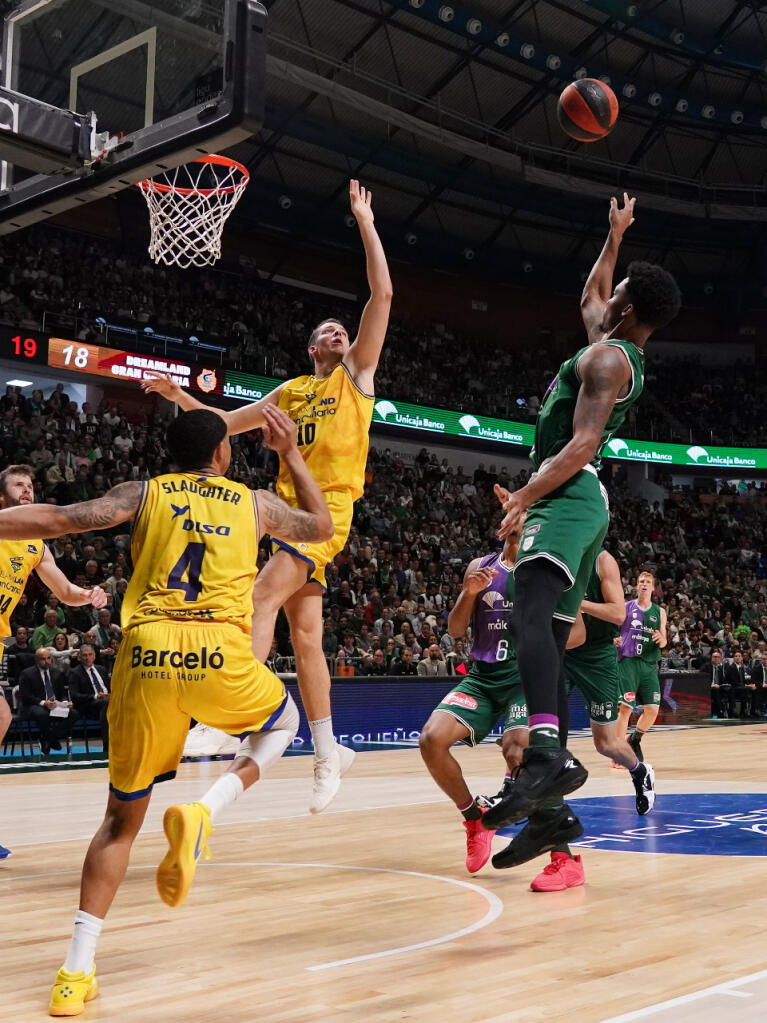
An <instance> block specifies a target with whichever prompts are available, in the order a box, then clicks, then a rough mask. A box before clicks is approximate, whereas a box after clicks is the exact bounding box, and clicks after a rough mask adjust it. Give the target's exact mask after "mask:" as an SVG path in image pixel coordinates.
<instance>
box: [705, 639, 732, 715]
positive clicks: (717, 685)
mask: <svg viewBox="0 0 767 1023" xmlns="http://www.w3.org/2000/svg"><path fill="white" fill-rule="evenodd" d="M709 670H710V673H711V717H714V718H728V717H729V716H730V685H729V683H728V682H727V680H726V678H725V673H724V664H722V652H721V650H712V651H711V664H710V666H709Z"/></svg>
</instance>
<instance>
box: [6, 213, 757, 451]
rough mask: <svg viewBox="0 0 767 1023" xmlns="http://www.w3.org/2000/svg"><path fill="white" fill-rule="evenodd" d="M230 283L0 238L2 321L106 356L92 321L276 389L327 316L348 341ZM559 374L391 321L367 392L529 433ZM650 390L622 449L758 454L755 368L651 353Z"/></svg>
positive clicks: (130, 259)
mask: <svg viewBox="0 0 767 1023" xmlns="http://www.w3.org/2000/svg"><path fill="white" fill-rule="evenodd" d="M236 269H238V272H236V273H233V272H223V271H217V270H205V271H201V270H184V271H180V270H178V269H175V268H166V267H158V266H156V265H155V264H153V263H151V262H150V261H149V259H148V257H147V255H146V253H143V252H137V253H136V254H135V255H133V256H131V255H126V253H125V250H124V248H118V246H117V245H116V244H114V245H111V244H110V243H108V242H106V241H100V240H95V239H92V238H87V237H85V236H82V235H78V234H73V233H70V232H66V231H62V230H57V229H55V228H51V227H49V226H45V227H35V228H30V229H29V230H27V231H25V232H23V234H19V235H10V236H8V237H7V238H6V239H5V241H4V245H3V251H2V253H0V320H2V321H5V322H9V323H12V324H14V326H21V327H24V328H27V329H30V330H32V329H34V328H35V327H40V326H41V324H42V321H43V316H44V315H46V314H47V315H48V316H51V315H53V316H54V317H57V319H56V320H55V322H56V323H57V324H59V323H61V324H62V325H63V326H64V327H65V326H66V324H67V322H69V324H70V329H71V331H72V333H76V334H77V335H78V337H79V339H81V340H94V341H95V340H101V341H102V342H103V341H104V338H103V336H102V335H101V334H100V328H99V326H98V324H97V322H96V321H97V318H102V319H104V320H106V321H107V322H109V323H122V324H130V325H133V326H135V327H137V328H138V329H139V330H143V329H144V328H145V327H147V326H151V327H152V328H153V329H154V330H155V331H156V332H158V333H170V334H172V335H178V336H179V337H182V338H189V337H190V336H191V335H194V336H198V337H200V338H206V339H208V340H215V339H218V342H219V343H220V344H222V345H223V346H224V347H226V348H227V349H228V355H229V358H230V360H231V362H232V363H233V364H234V365H236V366H238V367H239V368H242V369H244V370H246V371H249V372H253V373H258V374H264V373H265V374H266V375H269V376H275V377H280V378H284V377H289V376H292V375H294V374H295V372H296V367H301V366H306V367H307V368H308V360H307V357H306V341H307V338H308V336H309V333H310V331H311V329H312V327H313V326H315V325H316V324H317V323H318V322H320V321H321V320H322V319H325V318H327V317H331V316H332V317H338V318H339V319H340V320H341V321H342V322H344V323H345V324H346V325H347V326H349V328H350V329H351V327H352V325H353V324H354V323H355V322H356V321H357V319H358V317H359V309H357V308H356V307H355V306H354V305H353V304H352V303H349V302H344V301H343V300H341V299H338V298H334V297H332V296H329V295H326V294H318V293H314V292H310V291H305V290H299V289H297V288H291V287H286V286H282V285H279V284H276V283H273V282H270V281H264V280H262V279H261V278H259V277H258V275H257V274H255V273H252V272H249V271H248V270H243V269H241V268H236ZM517 340H519V339H517ZM573 343H574V344H577V343H578V339H577V337H576V338H574V339H573ZM116 347H119V345H116ZM557 366H558V360H557V359H556V358H555V357H553V356H552V355H551V353H550V352H548V351H547V350H546V349H541V347H540V345H539V344H531V345H527V346H525V345H522V344H520V345H519V346H518V348H517V349H516V350H513V351H512V350H510V349H508V348H504V347H498V346H497V345H493V343H492V342H490V341H488V339H487V338H483V337H475V338H467V337H461V336H458V335H456V334H454V333H451V332H450V331H449V329H448V328H447V327H445V326H440V325H433V326H432V327H430V328H425V327H424V326H423V325H422V324H419V325H415V326H414V325H412V324H405V323H402V322H397V321H396V319H395V320H394V321H392V325H391V328H390V331H389V335H388V338H387V343H386V346H385V347H384V351H383V354H382V357H381V363H380V366H379V369H378V372H377V377H376V389H377V392H378V393H379V394H380V395H382V396H385V397H387V398H391V399H394V400H398V399H399V400H403V401H409V402H413V403H416V404H423V405H427V406H432V407H438V408H453V409H459V410H470V411H474V412H477V411H481V412H482V413H484V414H485V415H491V416H499V417H502V418H507V419H512V420H521V421H527V422H534V420H535V417H536V415H537V412H538V408H539V404H540V399H541V396H542V395H543V394H544V393H545V391H546V388H547V387H548V385H549V384H550V382H551V380H552V379H553V377H554V374H555V372H556V370H557ZM414 367H417V370H416V369H414ZM680 374H681V379H683V380H684V386H683V387H680ZM457 380H458V381H460V386H459V387H456V381H457ZM646 390H647V391H648V392H649V393H650V395H654V396H655V397H656V398H657V401H652V400H649V399H648V400H645V401H644V402H642V403H640V405H639V407H638V408H637V407H635V408H634V409H632V410H631V411H630V413H629V418H628V419H627V422H626V424H625V425H624V428H623V430H622V433H623V435H624V436H627V437H637V438H645V439H652V440H677V441H682V442H686V443H689V442H691V441H693V440H695V441H697V442H698V443H704V444H705V443H715V442H716V438H718V439H719V440H720V441H721V442H722V443H738V444H740V443H743V444H750V445H753V446H757V445H759V444H762V443H766V444H767V426H766V425H765V422H764V417H763V416H762V415H761V408H762V405H763V398H764V395H763V394H762V393H761V390H760V388H759V387H758V386H757V384H756V383H755V375H754V372H753V367H752V366H749V365H742V366H738V365H734V366H728V368H727V372H726V373H717V372H712V370H711V369H710V368H709V367H705V366H702V365H696V364H695V363H694V362H693V361H692V360H690V359H685V360H682V361H680V362H679V363H675V362H671V363H664V362H662V361H661V360H658V359H654V358H653V352H652V347H651V348H650V349H649V352H648V365H647V374H646ZM712 434H713V435H715V436H712Z"/></svg>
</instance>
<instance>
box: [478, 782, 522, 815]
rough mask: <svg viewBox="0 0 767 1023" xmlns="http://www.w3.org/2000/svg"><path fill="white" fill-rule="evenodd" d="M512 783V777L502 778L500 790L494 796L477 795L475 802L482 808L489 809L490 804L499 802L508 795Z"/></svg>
mask: <svg viewBox="0 0 767 1023" xmlns="http://www.w3.org/2000/svg"><path fill="white" fill-rule="evenodd" d="M513 785H514V779H513V778H504V779H503V785H501V788H500V790H499V791H498V792H496V794H495V795H494V796H477V804H478V805H479V806H481V807H482V808H483V809H484V810H489V809H490V807H491V806H495V804H496V803H500V801H501V800H502V799H503V798H505V797H506V796H508V794H509V793H510V792H511V789H512V786H513Z"/></svg>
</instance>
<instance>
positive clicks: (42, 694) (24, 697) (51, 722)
mask: <svg viewBox="0 0 767 1023" xmlns="http://www.w3.org/2000/svg"><path fill="white" fill-rule="evenodd" d="M19 697H20V702H21V708H22V711H21V712H22V714H23V716H24V717H25V718H26V719H27V720H29V721H33V722H34V723H35V724H36V725H37V727H38V728H39V730H40V750H41V752H42V753H43V754H45V755H47V754H48V753H50V751H51V749H55V750H60V749H61V743H62V741H63V740H64V739H66V738H67V736H69V735H70V734H71V730H72V725H73V724H74V722H75V720H76V717H77V715H76V714H75V713H74V710H73V704H72V702H71V701H70V700H69V699H68V698H67V695H66V690H65V678H64V676H63V675H62V673H61V672H60V671H56V670H55V669H53V668H52V665H51V655H50V651H49V650H48V648H47V647H40V648H39V649H38V650H36V651H35V663H34V665H33V666H32V667H31V668H25V669H24V671H22V672H21V674H20V675H19ZM57 704H58V705H59V706H61V707H64V708H66V709H67V710H68V711H69V713H68V715H67V716H66V717H51V711H52V710H54V709H55V708H56V707H57Z"/></svg>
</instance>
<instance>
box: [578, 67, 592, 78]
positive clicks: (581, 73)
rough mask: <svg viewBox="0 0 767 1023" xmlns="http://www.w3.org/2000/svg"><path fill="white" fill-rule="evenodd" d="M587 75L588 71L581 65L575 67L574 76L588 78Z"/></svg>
mask: <svg viewBox="0 0 767 1023" xmlns="http://www.w3.org/2000/svg"><path fill="white" fill-rule="evenodd" d="M588 76H589V73H588V71H587V70H586V68H585V67H583V66H582V65H581V67H577V68H576V69H575V78H588Z"/></svg>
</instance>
